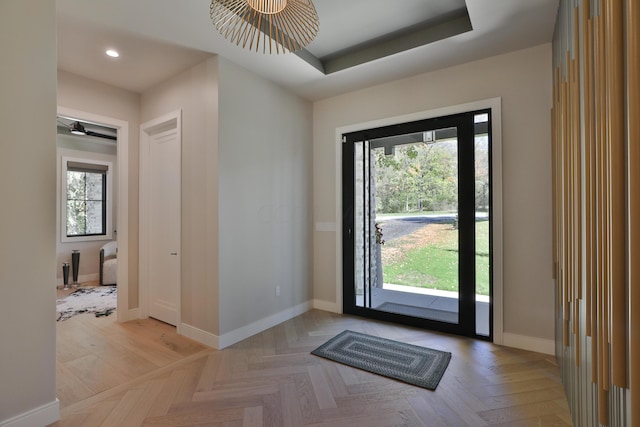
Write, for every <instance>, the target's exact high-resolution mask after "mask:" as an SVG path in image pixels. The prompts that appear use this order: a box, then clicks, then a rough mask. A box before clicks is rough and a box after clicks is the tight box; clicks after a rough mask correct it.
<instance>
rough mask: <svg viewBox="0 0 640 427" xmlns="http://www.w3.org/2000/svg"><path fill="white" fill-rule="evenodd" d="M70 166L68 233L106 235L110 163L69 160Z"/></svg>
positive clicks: (67, 196)
mask: <svg viewBox="0 0 640 427" xmlns="http://www.w3.org/2000/svg"><path fill="white" fill-rule="evenodd" d="M66 169H67V170H66V201H65V203H66V236H67V237H82V236H105V235H106V234H107V230H108V229H107V173H108V171H109V167H108V165H104V164H93V163H84V162H77V161H67V162H66Z"/></svg>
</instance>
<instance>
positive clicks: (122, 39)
mask: <svg viewBox="0 0 640 427" xmlns="http://www.w3.org/2000/svg"><path fill="white" fill-rule="evenodd" d="M558 1H559V0H395V1H390V0H315V1H314V4H315V6H316V9H317V11H318V15H319V18H320V33H319V34H318V37H317V38H316V40H315V41H314V42H313V43H312V44H311V45H310V46H309V47H308V51H309V53H310V54H312V55H314V56H315V57H317V58H320V59H322V60H324V59H325V58H330V57H332V56H335V55H337V54H339V53H340V52H343V51H345V50H346V51H350V50H354V46H356V47H362V46H364V47H365V48H368V49H369V50H371V49H373V50H376V48H377V47H379V46H381V44H380V42H381V41H386V42H387V48H388V46H389V45H391V46H393V45H394V44H397V45H398V46H400V45H401V43H400V41H399V40H400V39H393V40H392V41H390V42H389V41H388V40H389V38H390V37H393V34H403V32H406V31H408V30H407V28H410V27H411V28H418V27H420V28H422V29H423V30H424V28H425V25H424V24H425V23H427V24H429V25H428V26H431V25H432V24H433V26H435V25H437V24H439V23H440V22H441V21H445V20H446V19H447V17H450V16H451V15H452V14H456V13H457V14H458V15H459V12H460V9H461V8H462V9H463V8H464V6H465V4H466V9H467V12H468V18H469V19H468V20H470V21H471V26H472V27H473V29H472V30H471V31H467V32H464V33H462V34H458V35H454V36H452V37H447V38H444V39H442V40H438V41H433V42H431V43H428V44H425V45H422V46H418V47H413V48H411V49H409V50H405V51H401V52H399V53H395V54H391V55H390V56H385V57H381V58H380V59H375V60H371V61H369V62H365V63H362V64H360V65H355V66H352V67H350V68H347V69H344V70H342V71H337V72H334V73H331V74H327V75H325V74H324V73H323V72H321V71H319V70H318V69H317V68H315V67H313V66H311V65H310V64H309V63H308V62H306V61H304V60H302V59H301V58H300V57H299V56H297V55H294V54H291V53H288V54H280V55H275V54H273V55H269V54H263V53H256V52H253V51H247V50H246V49H242V48H240V47H238V46H236V45H234V44H232V43H230V42H229V41H227V40H225V39H224V38H223V37H222V36H221V35H220V34H219V33H218V32H217V30H216V29H215V27H214V26H213V24H212V23H211V20H210V17H209V4H210V0H109V1H87V0H57V9H58V65H59V68H60V69H62V70H66V71H69V72H72V73H75V74H79V75H83V76H86V77H88V78H91V79H95V80H98V81H102V82H105V83H108V84H111V85H114V86H118V87H121V88H124V89H128V90H131V91H134V92H138V93H140V92H143V91H144V90H146V89H148V88H150V87H152V86H154V85H155V84H157V83H159V82H161V81H163V80H165V79H167V78H169V77H171V76H174V75H176V74H178V73H180V72H181V71H184V70H186V69H187V68H189V67H191V66H193V65H195V64H197V63H199V62H201V61H202V60H203V59H204V58H206V57H208V56H209V55H211V54H219V55H221V56H223V57H225V58H227V59H229V60H231V61H232V62H234V63H236V64H238V65H241V66H243V67H245V68H247V69H249V70H252V71H253V72H255V73H256V74H259V75H261V76H263V77H265V78H267V79H269V80H271V81H274V82H276V83H277V84H279V85H281V86H284V87H287V88H289V89H291V90H292V91H294V92H296V93H297V94H299V95H300V96H303V97H305V98H307V99H310V100H319V99H323V98H327V97H330V96H334V95H338V94H340V93H344V92H348V91H353V90H358V89H362V88H365V87H368V86H372V85H375V84H380V83H384V82H387V81H391V80H395V79H398V78H403V77H408V76H412V75H416V74H420V73H423V72H427V71H432V70H436V69H441V68H445V67H449V66H453V65H457V64H461V63H465V62H469V61H473V60H476V59H481V58H485V57H489V56H493V55H498V54H501V53H506V52H510V51H514V50H518V49H524V48H527V47H531V46H536V45H539V44H543V43H548V42H550V41H551V39H552V36H553V28H554V25H555V19H556V13H557V9H558ZM465 19H466V15H465ZM421 25H422V26H421ZM443 25H444V24H443ZM441 27H442V26H441ZM442 28H444V27H442ZM424 31H426V30H424ZM389 34H392V36H389ZM371 40H375V42H371ZM372 46H373V47H372ZM108 48H115V49H117V50H118V51H120V53H121V56H120V58H117V59H115V60H114V59H111V58H108V57H106V56H105V55H104V51H105V50H106V49H108ZM378 50H379V49H378ZM360 53H361V52H360Z"/></svg>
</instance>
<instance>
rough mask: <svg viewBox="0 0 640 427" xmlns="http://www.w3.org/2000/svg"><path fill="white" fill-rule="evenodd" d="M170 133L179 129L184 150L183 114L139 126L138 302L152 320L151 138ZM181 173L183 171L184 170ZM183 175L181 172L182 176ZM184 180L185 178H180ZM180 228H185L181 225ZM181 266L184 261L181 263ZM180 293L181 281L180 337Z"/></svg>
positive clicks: (178, 112)
mask: <svg viewBox="0 0 640 427" xmlns="http://www.w3.org/2000/svg"><path fill="white" fill-rule="evenodd" d="M170 129H176V132H177V135H178V139H179V142H180V146H181V147H182V110H175V111H172V112H170V113H168V114H165V115H164V116H160V117H157V118H155V119H152V120H149V121H147V122H145V123H143V124H141V125H140V197H139V202H138V203H139V211H140V227H139V233H140V234H139V238H140V244H139V245H140V246H139V257H138V260H139V261H138V262H139V270H138V283H139V294H138V295H139V302H140V317H141V318H147V317H149V250H150V247H149V227H148V221H146V220H147V219H148V218H149V213H150V206H149V197H148V194H149V188H150V186H149V171H150V170H149V149H150V143H151V136H152V135H154V134H156V133H158V132H162V131H167V130H170ZM181 171H182V169H181ZM181 174H182V172H181ZM180 179H181V180H182V177H181V178H180ZM179 226H180V227H181V226H182V224H179ZM178 254H179V256H180V257H181V258H182V249H181V248H180V249H178ZM180 264H182V261H180ZM181 290H182V281H180V283H179V289H178V295H177V307H178V309H177V318H176V330H177V331H178V333H181V327H180V325H181V324H182V320H181V319H182V303H181V293H182V292H181Z"/></svg>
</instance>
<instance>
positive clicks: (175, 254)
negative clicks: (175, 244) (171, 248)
mask: <svg viewBox="0 0 640 427" xmlns="http://www.w3.org/2000/svg"><path fill="white" fill-rule="evenodd" d="M169 255H174V256H177V255H178V252H171V253H170V254H169Z"/></svg>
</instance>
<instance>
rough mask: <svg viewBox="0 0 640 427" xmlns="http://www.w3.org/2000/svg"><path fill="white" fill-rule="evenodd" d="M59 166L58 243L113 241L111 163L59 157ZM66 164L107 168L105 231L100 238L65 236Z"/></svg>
mask: <svg viewBox="0 0 640 427" xmlns="http://www.w3.org/2000/svg"><path fill="white" fill-rule="evenodd" d="M61 162H62V163H61V164H60V171H61V173H60V241H61V242H62V243H73V242H93V241H100V240H112V239H113V163H112V162H107V161H104V160H95V159H86V158H79V157H69V156H61ZM67 162H79V163H88V164H94V165H103V166H107V196H106V197H107V225H106V227H107V229H106V234H104V235H100V236H70V237H69V236H67Z"/></svg>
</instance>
